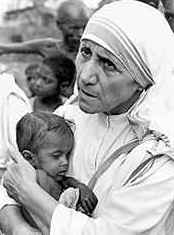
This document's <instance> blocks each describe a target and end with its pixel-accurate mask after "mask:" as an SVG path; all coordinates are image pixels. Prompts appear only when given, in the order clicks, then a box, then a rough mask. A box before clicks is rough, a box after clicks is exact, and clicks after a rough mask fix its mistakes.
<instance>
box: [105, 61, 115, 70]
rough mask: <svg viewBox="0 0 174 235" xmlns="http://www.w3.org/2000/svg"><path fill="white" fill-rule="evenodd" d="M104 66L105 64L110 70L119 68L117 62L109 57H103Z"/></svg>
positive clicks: (106, 68)
mask: <svg viewBox="0 0 174 235" xmlns="http://www.w3.org/2000/svg"><path fill="white" fill-rule="evenodd" d="M103 66H104V69H105V70H108V71H114V70H117V68H116V66H115V64H114V63H113V62H111V61H110V60H108V59H103Z"/></svg>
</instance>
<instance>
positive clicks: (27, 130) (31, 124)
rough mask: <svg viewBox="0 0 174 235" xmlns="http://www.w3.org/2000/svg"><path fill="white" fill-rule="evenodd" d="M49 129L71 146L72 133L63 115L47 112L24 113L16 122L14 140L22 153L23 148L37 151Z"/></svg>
mask: <svg viewBox="0 0 174 235" xmlns="http://www.w3.org/2000/svg"><path fill="white" fill-rule="evenodd" d="M49 131H54V132H56V133H58V134H59V135H60V136H61V137H65V139H66V141H67V143H68V144H70V145H71V146H72V148H73V145H74V134H73V132H72V130H71V128H70V125H69V124H68V123H67V122H66V120H65V119H64V118H63V117H60V116H58V115H56V114H53V113H48V112H32V113H27V114H25V115H24V116H23V117H22V118H21V119H20V120H19V121H18V123H17V126H16V141H17V145H18V148H19V151H20V152H21V153H22V152H23V150H30V151H31V152H32V153H37V151H38V148H40V146H41V145H42V144H43V143H44V137H45V134H46V133H47V132H49Z"/></svg>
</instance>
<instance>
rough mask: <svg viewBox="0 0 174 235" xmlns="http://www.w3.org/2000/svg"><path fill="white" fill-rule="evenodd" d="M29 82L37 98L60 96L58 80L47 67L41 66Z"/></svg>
mask: <svg viewBox="0 0 174 235" xmlns="http://www.w3.org/2000/svg"><path fill="white" fill-rule="evenodd" d="M28 82H29V86H30V89H31V90H32V91H33V93H34V94H35V95H36V96H40V97H48V96H52V95H57V94H58V92H59V91H58V85H59V84H58V79H57V78H56V77H55V76H54V74H53V72H52V71H51V69H50V68H49V66H47V65H44V64H42V65H40V67H39V68H38V69H37V72H36V74H35V76H33V77H31V79H30V81H28Z"/></svg>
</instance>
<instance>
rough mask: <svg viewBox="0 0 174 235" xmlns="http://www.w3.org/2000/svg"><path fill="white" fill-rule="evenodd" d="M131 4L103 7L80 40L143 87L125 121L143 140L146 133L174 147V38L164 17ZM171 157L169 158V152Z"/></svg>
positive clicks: (121, 3)
mask: <svg viewBox="0 0 174 235" xmlns="http://www.w3.org/2000/svg"><path fill="white" fill-rule="evenodd" d="M132 1H134V0H122V1H118V2H115V3H111V4H107V5H106V6H104V7H103V8H102V9H101V10H100V11H98V12H96V14H94V15H93V16H92V17H91V19H90V21H89V23H88V25H87V27H86V30H85V32H84V34H83V36H82V40H83V39H89V40H92V41H94V42H96V43H98V44H99V45H101V46H102V47H104V48H106V49H107V50H108V51H110V52H111V53H112V54H113V55H114V56H116V58H117V59H118V60H119V61H120V62H121V63H122V64H123V66H124V67H125V68H126V69H127V70H128V71H129V73H130V74H131V76H132V79H134V80H135V81H136V82H137V83H139V84H140V85H141V87H143V88H147V89H146V90H145V91H144V92H143V94H142V95H141V97H140V98H139V100H138V101H137V102H136V104H134V106H133V107H132V108H131V109H130V110H129V112H128V117H129V120H130V121H131V124H132V125H133V126H134V129H135V131H136V133H137V135H138V137H139V138H140V139H141V138H142V137H143V136H144V134H145V133H146V132H147V130H149V129H150V130H156V131H159V132H161V133H162V134H165V135H166V136H167V137H168V138H169V140H170V144H171V145H172V147H173V144H174V126H173V125H172V122H173V121H172V120H174V99H173V91H174V36H173V32H172V31H171V29H170V27H169V25H168V23H167V21H166V20H165V18H164V16H163V15H162V14H161V13H160V12H159V11H158V10H156V9H154V8H153V7H151V6H149V5H147V4H144V3H141V2H138V1H134V3H132ZM171 156H172V157H173V153H171Z"/></svg>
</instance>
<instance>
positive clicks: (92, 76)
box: [79, 61, 98, 85]
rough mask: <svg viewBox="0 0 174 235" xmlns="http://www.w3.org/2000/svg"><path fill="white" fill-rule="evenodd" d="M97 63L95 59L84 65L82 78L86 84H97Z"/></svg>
mask: <svg viewBox="0 0 174 235" xmlns="http://www.w3.org/2000/svg"><path fill="white" fill-rule="evenodd" d="M97 76H98V75H97V65H96V63H95V62H94V61H88V62H86V63H85V64H84V65H83V69H82V71H81V73H80V78H79V79H80V80H81V82H83V83H85V84H90V85H95V84H96V83H97Z"/></svg>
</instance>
